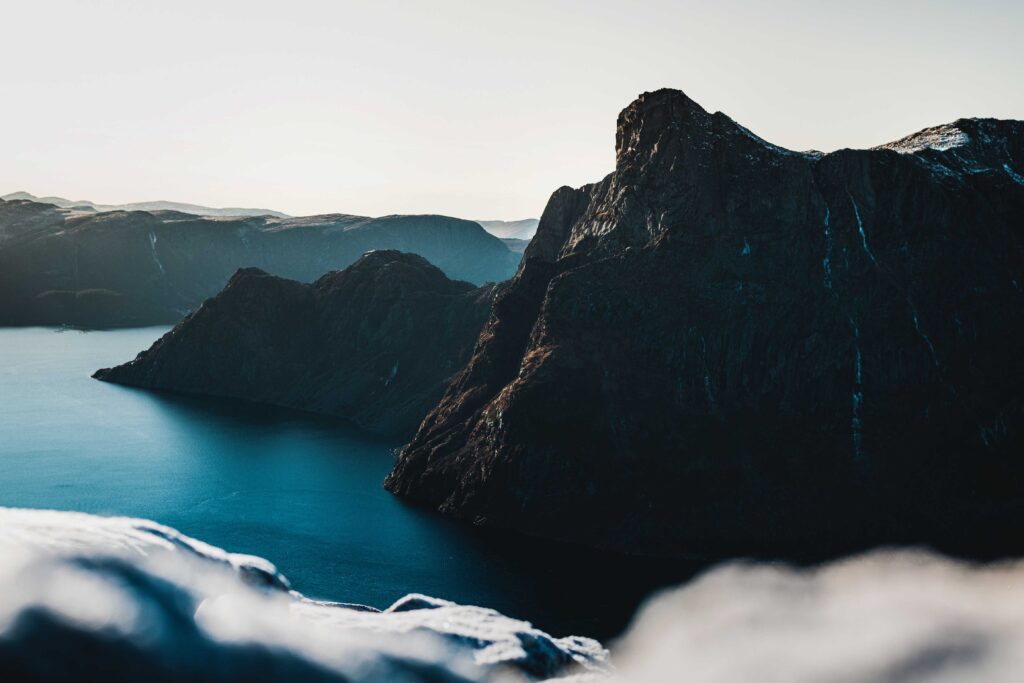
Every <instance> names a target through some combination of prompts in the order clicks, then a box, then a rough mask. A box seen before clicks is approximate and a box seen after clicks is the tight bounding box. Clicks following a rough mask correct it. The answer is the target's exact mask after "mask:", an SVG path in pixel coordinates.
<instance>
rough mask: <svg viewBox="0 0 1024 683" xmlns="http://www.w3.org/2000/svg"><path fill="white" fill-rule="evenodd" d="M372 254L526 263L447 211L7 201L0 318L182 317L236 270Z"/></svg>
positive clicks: (288, 271)
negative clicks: (307, 212)
mask: <svg viewBox="0 0 1024 683" xmlns="http://www.w3.org/2000/svg"><path fill="white" fill-rule="evenodd" d="M371 249H398V250H401V251H407V252H412V253H416V254H419V255H421V256H423V257H424V258H426V259H427V260H429V261H430V262H431V263H433V264H435V265H436V266H438V267H439V268H440V269H441V270H443V271H444V272H445V273H446V274H448V276H450V277H452V278H455V279H459V280H468V281H471V282H474V283H477V284H480V283H483V282H488V281H495V282H496V281H501V280H504V279H507V278H508V277H511V275H512V274H513V273H514V272H515V268H516V265H517V264H518V262H519V258H520V255H519V254H516V253H513V252H511V251H510V250H509V249H508V248H507V247H506V246H505V245H504V244H503V243H502V242H501V240H499V239H498V238H496V237H493V236H492V235H489V234H487V232H485V231H484V230H483V228H481V227H480V226H479V225H478V224H477V223H474V222H472V221H464V220H460V219H456V218H447V217H444V216H387V217H384V218H365V217H361V216H347V215H342V214H336V215H327V216H312V217H306V218H275V217H270V216H257V217H241V218H239V217H235V218H223V217H202V216H193V215H190V214H185V213H179V212H173V211H152V212H147V211H114V212H107V213H95V212H93V211H79V210H74V209H62V208H59V207H56V206H52V205H47V204H40V203H36V202H31V201H25V200H15V201H0V325H74V326H80V327H95V328H101V327H119V326H134V325H154V324H170V323H175V322H177V321H179V320H181V318H182V317H183V316H184V315H186V314H187V313H188V312H189V311H191V310H193V309H195V308H196V307H197V306H198V305H199V304H200V303H202V301H203V300H204V299H206V298H207V297H210V296H212V295H214V294H216V293H217V292H218V291H220V290H221V289H222V288H223V287H224V285H225V284H226V283H227V281H228V279H229V278H230V277H231V275H232V274H233V273H234V272H235V271H236V270H238V269H239V268H243V267H257V268H261V269H263V270H266V271H267V272H270V273H273V274H274V275H279V276H281V277H287V278H291V279H295V280H301V281H304V282H310V281H313V280H315V279H316V278H318V277H320V276H321V275H323V274H324V273H326V272H328V271H331V270H337V269H340V268H344V267H346V266H348V265H350V264H351V263H353V262H354V261H355V260H356V259H357V258H359V257H360V256H361V255H362V254H363V253H365V252H367V251H369V250H371Z"/></svg>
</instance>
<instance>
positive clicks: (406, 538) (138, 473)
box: [0, 328, 686, 638]
mask: <svg viewBox="0 0 1024 683" xmlns="http://www.w3.org/2000/svg"><path fill="white" fill-rule="evenodd" d="M165 331H166V328H146V329H134V330H118V331H110V332H88V333H83V332H77V331H58V330H53V329H44V328H20V329H0V505H3V506H17V507H34V508H53V509H59V510H77V511H81V512H90V513H97V514H118V515H132V516H138V517H145V518H148V519H153V520H156V521H159V522H161V523H163V524H167V525H170V526H173V527H175V528H177V529H179V530H181V531H182V532H184V533H186V534H188V535H190V536H194V537H196V538H199V539H202V540H204V541H207V542H209V543H212V544H214V545H218V546H221V547H223V548H226V549H228V550H232V551H235V552H244V553H252V554H255V555H260V556H262V557H266V558H268V559H270V560H271V561H273V562H274V563H275V564H277V565H278V567H279V568H280V569H281V570H282V571H283V572H284V573H285V575H286V576H288V577H289V579H290V580H291V582H292V584H293V587H295V588H296V589H297V590H300V591H302V592H303V593H305V594H307V595H309V596H311V597H317V598H323V599H330V600H339V601H348V602H360V603H365V604H370V605H374V606H378V607H380V606H386V605H387V604H389V603H391V602H392V601H394V600H395V599H397V598H399V597H401V596H402V595H405V594H406V593H410V592H420V593H427V594H430V595H434V596H438V597H443V598H448V599H451V600H456V601H459V602H464V603H470V604H480V605H485V606H488V607H494V608H496V609H499V610H501V611H503V612H505V613H508V614H510V615H514V616H517V617H521V618H525V619H529V620H531V621H533V622H534V623H536V624H537V625H539V626H541V627H542V628H545V629H547V630H549V631H552V632H553V633H555V634H556V635H566V634H568V633H579V634H584V635H594V636H597V637H602V638H604V637H607V636H609V635H611V634H613V633H615V632H617V631H619V630H620V629H621V628H622V627H623V626H624V624H625V622H626V620H627V619H628V616H629V614H630V613H631V612H632V610H633V608H634V607H635V605H636V604H637V603H638V601H639V600H640V599H641V598H642V596H643V595H645V594H646V593H648V592H649V591H650V590H651V589H653V588H655V587H656V586H658V585H661V584H663V583H666V582H670V581H674V580H676V579H678V578H681V575H680V570H679V568H678V567H674V568H665V567H652V566H648V565H645V564H644V563H638V562H637V561H634V560H627V559H625V558H618V557H614V556H606V555H603V554H600V553H594V552H590V551H584V550H581V549H577V548H573V547H567V546H564V545H559V544H553V543H544V542H538V541H534V540H531V539H525V538H522V537H519V536H514V535H510V534H509V535H503V534H495V533H482V532H480V531H477V530H474V529H472V528H471V527H467V526H465V525H462V524H456V523H453V522H450V521H448V520H445V519H443V518H440V517H438V516H436V515H433V514H430V513H427V512H425V511H422V510H419V509H416V508H413V507H410V506H408V505H406V504H403V503H402V502H400V501H399V500H397V499H396V498H394V497H393V496H391V495H390V494H388V493H387V492H386V491H384V490H383V488H382V486H381V484H382V482H383V480H384V476H385V475H386V474H387V472H388V470H389V469H390V467H391V465H392V463H393V461H394V456H393V453H392V451H393V449H394V447H395V446H396V445H397V444H394V443H389V442H386V441H381V440H378V439H375V438H372V437H369V436H367V435H366V434H364V433H361V432H359V431H357V430H355V429H353V428H351V427H349V426H346V425H345V424H340V423H339V422H337V421H334V420H328V419H322V418H317V417H314V416H309V415H305V414H301V413H295V412H291V411H285V410H277V409H268V408H263V407H258V406H246V405H239V404H234V403H229V402H221V401H211V400H203V399H193V398H184V397H180V396H174V395H169V394H159V393H153V392H147V391H142V390H138V389H129V388H125V387H119V386H116V385H112V384H107V383H104V382H98V381H96V380H93V379H91V378H90V374H91V373H92V372H93V371H94V370H96V369H97V368H100V367H108V366H110V365H114V364H117V363H121V362H124V361H126V360H129V359H131V358H132V357H134V356H135V354H136V353H137V352H138V351H140V350H141V349H144V348H146V347H148V346H149V345H150V344H151V343H152V342H153V341H154V340H155V339H156V338H157V337H159V336H160V335H161V334H163V333H164V332H165ZM683 573H684V574H685V573H686V571H684V572H683Z"/></svg>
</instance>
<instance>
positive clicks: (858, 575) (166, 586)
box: [0, 508, 1024, 683]
mask: <svg viewBox="0 0 1024 683" xmlns="http://www.w3.org/2000/svg"><path fill="white" fill-rule="evenodd" d="M599 570H600V568H599V567H595V571H599ZM594 599H595V600H600V599H601V596H600V595H595V596H594ZM613 655H614V660H615V664H616V668H614V669H613V667H612V665H611V660H610V658H609V654H608V652H607V651H606V650H605V649H604V648H603V647H602V646H601V645H600V644H599V643H597V642H595V641H593V640H590V639H587V638H581V637H569V638H552V637H551V636H549V635H547V634H545V633H543V632H541V631H539V630H537V629H535V628H533V627H531V626H530V624H528V623H526V622H523V621H518V620H515V619H510V618H508V617H505V616H503V615H501V614H499V613H497V612H495V611H493V610H489V609H484V608H481V607H470V606H464V605H456V604H454V603H451V602H447V601H444V600H439V599H436V598H430V597H426V596H421V595H410V596H407V597H405V598H403V599H401V600H399V601H398V602H396V603H395V604H394V605H392V606H391V607H389V608H387V609H385V610H383V611H378V610H376V609H374V608H372V607H366V606H361V605H348V604H341V603H324V602H317V601H313V600H309V599H307V598H305V597H304V596H302V595H301V594H299V593H297V592H295V591H292V590H291V589H290V587H289V585H288V581H287V579H285V577H284V576H283V575H282V574H281V573H280V572H278V571H277V569H276V568H275V567H274V565H272V564H271V563H270V562H268V561H266V560H263V559H261V558H258V557H252V556H247V555H237V554H232V553H228V552H225V551H223V550H220V549H219V548H214V547H212V546H209V545H207V544H205V543H202V542H200V541H197V540H195V539H192V538H189V537H187V536H184V535H182V534H180V533H178V532H177V531H175V530H174V529H170V528H168V527H165V526H161V525H159V524H156V523H153V522H149V521H145V520H139V519H128V518H104V517H95V516H91V515H83V514H77V513H67V512H50V511H39V510H11V509H3V508H0V680H3V681H21V680H36V681H79V680H108V681H129V680H131V681H138V680H145V681H177V680H190V681H210V682H214V681H217V682H220V681H256V682H259V681H296V680H303V681H307V680H309V681H324V682H334V681H349V682H352V683H356V682H360V681H401V682H409V683H412V682H416V681H432V682H438V683H441V682H449V681H451V682H454V681H462V682H469V681H496V680H502V681H504V680H513V681H515V680H519V681H524V680H525V681H530V680H543V679H549V678H553V677H559V676H566V677H571V678H572V679H573V680H576V681H582V680H587V681H598V680H604V679H606V678H607V677H612V678H614V679H618V680H622V681H626V682H628V683H652V682H660V681H687V682H693V683H710V682H714V683H749V682H750V681H758V682H759V683H775V682H778V683H783V682H785V683H811V682H817V681H838V682H842V683H947V682H952V681H963V680H971V681H994V682H996V683H1003V682H1006V683H1009V682H1010V681H1017V680H1019V672H1020V671H1024V564H1021V563H1004V564H999V565H992V566H988V567H974V566H969V565H964V564H960V563H955V562H952V561H950V560H946V559H943V558H940V557H937V556H934V555H930V554H927V553H923V552H888V553H875V554H872V555H868V556H864V557H859V558H854V559H851V560H845V561H842V562H836V563H833V564H831V565H827V566H825V567H822V568H816V569H805V570H796V569H790V568H786V567H782V566H776V565H758V564H753V563H733V564H729V565H725V566H722V567H719V568H717V569H714V570H712V571H710V572H708V573H707V574H705V575H704V576H702V577H700V578H698V579H697V580H695V581H693V582H692V583H690V584H688V585H687V586H684V587H682V588H679V589H676V590H673V591H668V592H666V593H663V594H661V595H658V596H655V597H654V598H653V599H652V600H651V601H650V602H649V603H648V604H647V605H646V606H644V607H643V608H642V609H641V610H640V612H639V614H638V616H637V619H636V620H635V622H634V624H633V625H632V626H631V628H630V629H629V631H628V632H627V634H626V635H625V636H624V637H623V638H622V639H621V640H620V641H619V642H618V643H616V644H615V645H614V646H613Z"/></svg>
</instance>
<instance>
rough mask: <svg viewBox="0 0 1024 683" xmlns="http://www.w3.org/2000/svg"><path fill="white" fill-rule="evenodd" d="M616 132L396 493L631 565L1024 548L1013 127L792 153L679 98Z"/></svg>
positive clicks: (632, 116) (1020, 156)
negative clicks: (604, 168)
mask: <svg viewBox="0 0 1024 683" xmlns="http://www.w3.org/2000/svg"><path fill="white" fill-rule="evenodd" d="M616 144H617V162H616V169H615V171H614V172H613V173H612V174H611V175H609V176H608V177H607V178H605V179H604V180H603V181H601V182H600V183H598V184H595V185H591V186H587V187H583V188H580V189H578V190H574V189H571V188H562V189H560V190H558V191H556V192H555V193H554V195H553V196H552V198H551V200H550V202H549V204H548V207H547V209H546V210H545V212H544V215H543V217H542V219H541V223H540V227H539V229H538V232H537V235H536V236H535V237H534V239H533V241H532V242H531V244H530V246H529V247H528V249H527V251H526V254H525V257H524V261H523V263H522V265H521V266H520V269H519V272H518V274H517V275H516V277H515V278H514V279H513V280H512V281H511V282H510V283H508V284H507V285H506V286H505V287H504V288H503V291H502V292H501V293H500V294H499V296H498V297H497V299H496V301H495V303H494V306H493V309H492V311H491V316H490V319H489V320H488V322H487V323H486V325H485V327H484V330H483V332H482V334H481V337H480V340H479V342H478V345H477V347H476V349H475V351H474V354H473V357H472V358H471V360H470V361H469V363H468V365H467V366H466V368H465V369H464V370H463V371H462V372H461V373H460V374H459V375H458V376H457V377H456V378H455V380H453V382H452V384H451V385H450V387H449V388H448V390H447V391H446V393H445V395H444V397H443V398H442V400H441V402H440V403H439V404H438V405H437V406H436V407H435V408H434V410H433V411H432V412H431V413H430V414H429V415H428V417H427V419H426V420H424V422H423V424H422V426H421V428H420V430H419V432H418V433H417V434H416V436H415V437H414V439H413V440H412V442H411V443H410V444H409V445H408V446H406V447H405V449H404V450H403V451H402V453H401V455H400V457H399V460H398V462H397V464H396V467H395V469H394V471H393V472H392V473H391V474H390V475H389V477H388V479H387V482H386V486H387V488H388V489H389V490H391V491H393V492H395V493H397V494H400V495H402V496H405V497H407V498H409V499H412V500H415V501H419V502H421V503H424V504H426V505H430V506H433V507H437V508H438V509H440V510H441V511H442V512H445V513H447V514H451V515H455V516H458V517H463V518H467V519H473V520H476V521H477V522H478V523H491V524H496V525H502V526H510V527H515V528H518V529H520V530H524V531H526V532H529V533H533V534H539V535H545V536H552V537H557V538H563V539H569V540H575V541H581V542H585V543H590V544H596V545H603V546H610V547H614V548H617V549H620V550H626V551H631V552H649V553H659V554H660V553H665V554H676V553H684V552H690V551H700V550H709V549H721V550H730V551H732V550H740V551H744V552H751V551H756V550H758V549H763V548H770V549H772V550H773V551H774V552H780V551H781V550H782V549H784V548H790V547H792V548H806V547H808V544H814V547H816V548H825V547H833V546H842V547H847V546H851V545H859V544H862V543H875V542H882V541H911V542H927V541H932V542H938V543H943V544H948V545H958V544H961V545H971V544H974V545H985V546H986V547H996V548H1003V549H1006V548H1007V547H1009V546H1013V547H1014V548H1016V549H1017V550H1018V551H1019V550H1020V549H1021V548H1020V542H1019V541H1014V540H1013V538H1016V539H1019V538H1021V536H1020V531H1021V530H1022V529H1024V516H1022V515H1021V514H1020V512H1021V511H1022V508H1024V461H1022V460H1021V458H1020V454H1021V453H1024V439H1022V438H1021V433H1022V430H1021V427H1022V425H1024V360H1022V357H1021V354H1020V349H1021V348H1024V292H1022V289H1021V287H1022V284H1024V245H1022V239H1024V123H1022V122H1017V121H998V120H991V119H987V120H986V119H969V120H966V119H965V120H959V121H957V122H955V123H953V124H949V125H948V126H941V127H938V128H935V129H929V130H927V131H922V132H921V133H919V134H916V135H914V136H910V137H908V138H905V139H904V140H901V141H898V142H896V143H892V144H891V145H887V146H884V147H882V148H877V149H873V150H840V151H837V152H834V153H831V154H825V155H822V154H818V153H798V152H792V151H789V150H785V149H782V148H779V147H776V146H774V145H771V144H769V143H767V142H765V141H763V140H761V139H760V138H758V137H756V136H755V135H753V134H752V133H750V132H749V131H747V130H746V129H745V128H743V127H741V126H739V125H738V124H736V123H735V122H733V121H732V120H731V119H729V118H728V117H727V116H725V115H723V114H721V113H715V114H711V113H708V112H706V111H704V110H703V109H702V108H701V107H700V106H698V105H697V104H695V103H694V102H692V101H691V100H689V99H688V98H687V97H686V96H685V95H683V94H682V93H680V92H678V91H671V90H664V91H659V92H655V93H647V94H645V95H643V96H641V97H640V98H639V99H638V100H637V101H635V102H634V103H633V104H631V105H630V106H629V107H628V108H627V109H626V110H624V111H623V112H622V114H621V115H620V117H619V122H618V132H617V141H616ZM1011 534H1013V535H1014V536H1011Z"/></svg>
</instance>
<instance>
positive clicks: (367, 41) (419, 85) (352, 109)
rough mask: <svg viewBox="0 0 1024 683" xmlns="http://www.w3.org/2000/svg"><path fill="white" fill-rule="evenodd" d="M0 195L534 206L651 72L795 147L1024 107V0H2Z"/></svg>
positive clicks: (514, 209) (589, 157)
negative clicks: (837, 0)
mask: <svg viewBox="0 0 1024 683" xmlns="http://www.w3.org/2000/svg"><path fill="white" fill-rule="evenodd" d="M0 26H2V27H3V30H2V32H0V64H2V65H3V69H2V73H0V94H2V95H0V131H2V140H3V144H2V154H0V160H2V161H0V194H6V193H8V192H13V191H15V190H26V191H28V192H32V193H34V194H38V195H43V194H56V195H61V196H65V197H68V198H70V199H90V200H93V201H96V202H102V203H124V202H131V201H149V200H156V199H167V200H174V201H184V202H193V203H198V204H206V205H212V206H250V207H263V208H272V209H277V210H280V211H285V212H287V213H291V214H296V215H301V214H311V213H325V212H345V213H357V214H366V215H382V214H389V213H442V214H448V215H454V216H461V217H466V218H481V219H483V218H503V219H515V218H524V217H528V216H534V217H535V216H539V215H540V213H541V211H542V209H543V207H544V204H545V202H546V201H547V198H548V197H549V195H550V194H551V192H552V191H554V190H555V189H556V188H558V187H559V186H561V185H574V186H575V185H582V184H584V183H588V182H593V181H596V180H599V179H600V178H601V177H603V176H604V175H605V174H606V173H608V172H609V171H610V170H612V167H613V163H614V140H615V118H616V116H617V115H618V112H619V111H620V110H621V109H622V108H623V107H625V106H626V105H627V104H629V102H630V101H631V100H633V99H634V98H635V97H636V95H637V94H639V93H640V92H643V91H645V90H654V89H657V88H660V87H675V88H679V89H681V90H683V91H685V92H686V93H687V94H688V95H689V96H690V97H692V98H693V99H695V100H696V101H697V102H699V103H700V104H702V105H703V106H704V107H705V108H706V109H708V110H711V111H715V110H721V111H724V112H726V113H727V114H729V115H730V116H732V117H733V118H735V119H736V120H737V121H739V122H740V123H742V124H744V125H745V126H747V127H748V128H750V129H752V130H753V131H754V132H756V133H757V134H759V135H761V136H762V137H764V138H766V139H768V140H770V141H771V142H774V143H776V144H779V145H783V146H786V147H791V148H795V149H807V148H815V149H820V150H824V151H830V150H833V149H837V148H841V147H869V146H873V145H876V144H880V143H883V142H887V141H890V140H893V139H896V138H899V137H902V136H903V135H905V134H908V133H911V132H914V131H916V130H918V129H920V128H923V127H926V126H929V125H935V124H938V123H944V122H947V121H951V120H953V119H956V118H958V117H961V116H995V117H1001V118H1020V119H1024V47H1022V41H1024V1H1021V0H974V1H972V2H967V1H966V0H964V1H960V2H949V1H946V0H930V1H927V2H926V1H923V0H909V1H901V0H884V1H879V0H859V1H855V0H848V1H845V2H832V1H830V0H817V1H812V0H782V1H775V2H764V1H760V2H755V1H754V0H707V1H704V2H692V1H689V0H676V1H674V2H673V1H669V0H663V1H649V2H630V1H629V0H616V1H605V0H590V1H589V2H588V1H583V0H564V1H558V0H550V1H548V2H539V1H536V2H535V1H531V0H516V1H506V2H491V1H490V0H424V1H420V2H411V1H403V0H374V1H367V2H351V1H346V0H333V1H328V0H287V1H280V2H264V1H262V0H245V1H236V0H204V1H195V0H174V1H173V2H172V1H166V2H156V1H152V0H130V1H128V0H20V1H19V0H5V1H4V2H3V4H2V5H0Z"/></svg>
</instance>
